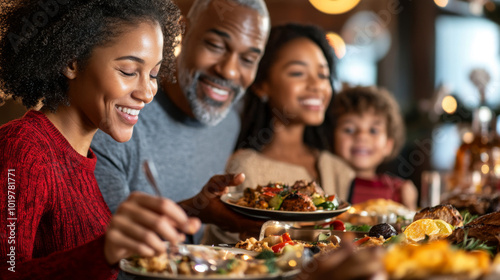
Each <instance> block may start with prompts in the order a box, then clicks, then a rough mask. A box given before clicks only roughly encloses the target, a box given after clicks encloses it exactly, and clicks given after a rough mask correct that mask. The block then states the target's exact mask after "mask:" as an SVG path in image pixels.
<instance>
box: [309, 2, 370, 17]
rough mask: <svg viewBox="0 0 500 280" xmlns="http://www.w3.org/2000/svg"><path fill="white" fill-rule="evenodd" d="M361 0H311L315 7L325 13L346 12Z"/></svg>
mask: <svg viewBox="0 0 500 280" xmlns="http://www.w3.org/2000/svg"><path fill="white" fill-rule="evenodd" d="M359 1H360V0H335V1H329V0H309V2H311V4H312V5H313V6H314V8H316V9H318V10H319V11H320V12H323V13H325V14H342V13H345V12H347V11H349V10H351V9H352V8H354V7H355V6H356V5H358V3H359Z"/></svg>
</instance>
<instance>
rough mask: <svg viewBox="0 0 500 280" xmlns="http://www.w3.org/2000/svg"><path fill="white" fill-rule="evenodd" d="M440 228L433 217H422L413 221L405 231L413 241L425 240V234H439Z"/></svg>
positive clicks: (408, 238)
mask: <svg viewBox="0 0 500 280" xmlns="http://www.w3.org/2000/svg"><path fill="white" fill-rule="evenodd" d="M439 232H440V229H439V227H438V226H437V225H436V223H435V222H434V220H432V219H421V220H417V221H415V222H413V223H411V224H410V225H409V226H408V227H407V228H406V229H405V231H404V235H405V236H406V239H407V240H409V241H412V242H418V241H420V240H423V239H424V238H425V236H426V235H427V236H429V237H432V236H434V235H437V234H439Z"/></svg>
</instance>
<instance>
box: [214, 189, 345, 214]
mask: <svg viewBox="0 0 500 280" xmlns="http://www.w3.org/2000/svg"><path fill="white" fill-rule="evenodd" d="M221 200H222V202H223V203H225V204H226V205H228V206H229V207H231V208H232V209H233V210H234V211H236V212H238V213H240V214H243V215H246V216H250V217H254V218H260V219H268V220H269V219H271V220H280V221H320V220H326V219H330V218H333V217H335V216H337V215H340V214H342V213H344V212H345V211H347V210H348V209H349V208H350V207H351V206H350V204H349V203H347V202H343V201H339V200H338V199H337V198H336V197H335V195H324V194H322V192H321V191H320V188H319V187H318V185H317V184H316V183H315V182H309V183H308V182H305V181H297V182H295V184H293V185H291V186H289V185H286V184H282V183H269V184H268V185H265V186H257V188H255V189H251V188H246V189H245V190H244V191H243V192H233V193H227V194H224V195H223V196H221Z"/></svg>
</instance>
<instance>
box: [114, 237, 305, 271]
mask: <svg viewBox="0 0 500 280" xmlns="http://www.w3.org/2000/svg"><path fill="white" fill-rule="evenodd" d="M167 246H168V245H167ZM183 247H184V248H185V249H184V250H186V251H183V252H180V250H179V251H177V252H176V253H169V254H162V255H159V256H155V257H147V258H146V257H132V258H128V259H122V260H121V261H120V269H121V270H123V271H124V272H125V273H126V274H128V275H130V276H133V277H134V279H182V280H191V279H212V280H216V279H220V280H227V279H254V280H269V279H277V278H280V279H281V278H283V277H284V276H286V275H291V274H297V272H298V271H295V270H283V269H281V268H280V267H279V265H278V262H277V259H276V258H271V259H270V258H266V259H264V258H261V257H259V253H257V252H252V251H247V250H243V249H238V248H226V247H215V246H204V245H184V246H183Z"/></svg>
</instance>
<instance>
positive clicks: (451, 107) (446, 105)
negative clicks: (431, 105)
mask: <svg viewBox="0 0 500 280" xmlns="http://www.w3.org/2000/svg"><path fill="white" fill-rule="evenodd" d="M441 107H443V111H445V112H446V113H448V114H453V113H455V112H456V111H457V100H456V99H455V97H453V96H451V95H447V96H445V97H444V98H443V101H442V102H441Z"/></svg>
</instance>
